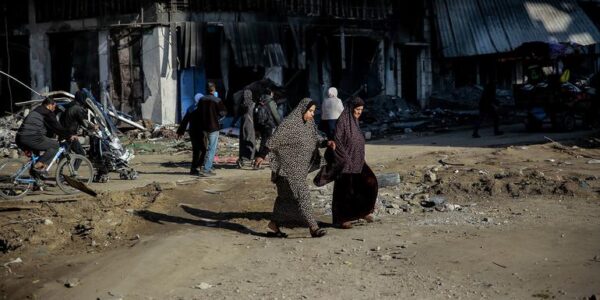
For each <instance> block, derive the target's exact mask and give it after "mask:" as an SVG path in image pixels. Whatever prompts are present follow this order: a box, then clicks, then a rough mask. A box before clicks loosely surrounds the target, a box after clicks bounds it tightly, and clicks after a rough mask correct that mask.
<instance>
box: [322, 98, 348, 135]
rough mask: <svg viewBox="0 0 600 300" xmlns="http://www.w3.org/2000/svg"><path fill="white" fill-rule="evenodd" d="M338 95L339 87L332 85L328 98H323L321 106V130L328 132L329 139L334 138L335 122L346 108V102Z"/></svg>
mask: <svg viewBox="0 0 600 300" xmlns="http://www.w3.org/2000/svg"><path fill="white" fill-rule="evenodd" d="M337 95H338V91H337V89H336V88H334V87H330V88H329V90H328V91H327V98H325V99H324V100H323V107H322V108H321V123H320V125H321V131H323V132H325V134H327V138H328V139H329V140H333V135H334V133H335V124H336V122H337V119H338V118H339V117H340V114H341V113H342V111H343V110H344V104H342V100H341V99H340V98H338V97H337Z"/></svg>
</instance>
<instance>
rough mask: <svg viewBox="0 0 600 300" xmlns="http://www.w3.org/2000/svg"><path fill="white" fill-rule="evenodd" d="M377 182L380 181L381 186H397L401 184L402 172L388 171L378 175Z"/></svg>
mask: <svg viewBox="0 0 600 300" xmlns="http://www.w3.org/2000/svg"><path fill="white" fill-rule="evenodd" d="M377 182H378V183H379V187H388V186H396V185H398V184H400V174H398V173H386V174H381V175H377Z"/></svg>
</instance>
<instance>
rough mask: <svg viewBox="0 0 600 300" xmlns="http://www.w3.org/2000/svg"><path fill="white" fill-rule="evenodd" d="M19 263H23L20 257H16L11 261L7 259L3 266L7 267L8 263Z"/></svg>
mask: <svg viewBox="0 0 600 300" xmlns="http://www.w3.org/2000/svg"><path fill="white" fill-rule="evenodd" d="M20 263H23V260H22V259H21V258H20V257H17V258H15V259H13V260H11V261H8V262H6V263H4V265H3V266H5V267H8V266H9V265H12V264H20Z"/></svg>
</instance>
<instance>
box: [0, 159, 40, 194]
mask: <svg viewBox="0 0 600 300" xmlns="http://www.w3.org/2000/svg"><path fill="white" fill-rule="evenodd" d="M24 166H25V163H23V162H21V161H20V160H18V159H7V160H3V161H2V162H1V163H0V197H2V198H4V199H19V198H22V197H24V196H25V195H27V193H29V191H31V188H33V182H30V181H29V182H24V181H19V182H17V181H15V176H16V174H17V172H18V171H19V170H22V169H23V167H24ZM19 179H23V180H30V179H31V176H30V175H29V171H28V170H25V171H23V172H21V174H20V176H19Z"/></svg>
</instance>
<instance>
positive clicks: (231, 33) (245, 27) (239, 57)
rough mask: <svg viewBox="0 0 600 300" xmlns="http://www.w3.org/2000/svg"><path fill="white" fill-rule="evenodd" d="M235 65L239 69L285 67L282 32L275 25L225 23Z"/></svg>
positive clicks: (226, 35)
mask: <svg viewBox="0 0 600 300" xmlns="http://www.w3.org/2000/svg"><path fill="white" fill-rule="evenodd" d="M223 27H224V31H225V37H226V38H227V40H229V41H230V43H231V49H232V50H233V53H232V54H233V58H234V61H235V64H236V65H237V66H240V67H252V66H264V67H287V61H286V56H285V54H284V52H283V48H282V47H281V41H282V31H281V28H280V27H278V26H277V25H275V24H267V23H241V22H238V23H225V24H224V26H223Z"/></svg>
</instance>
